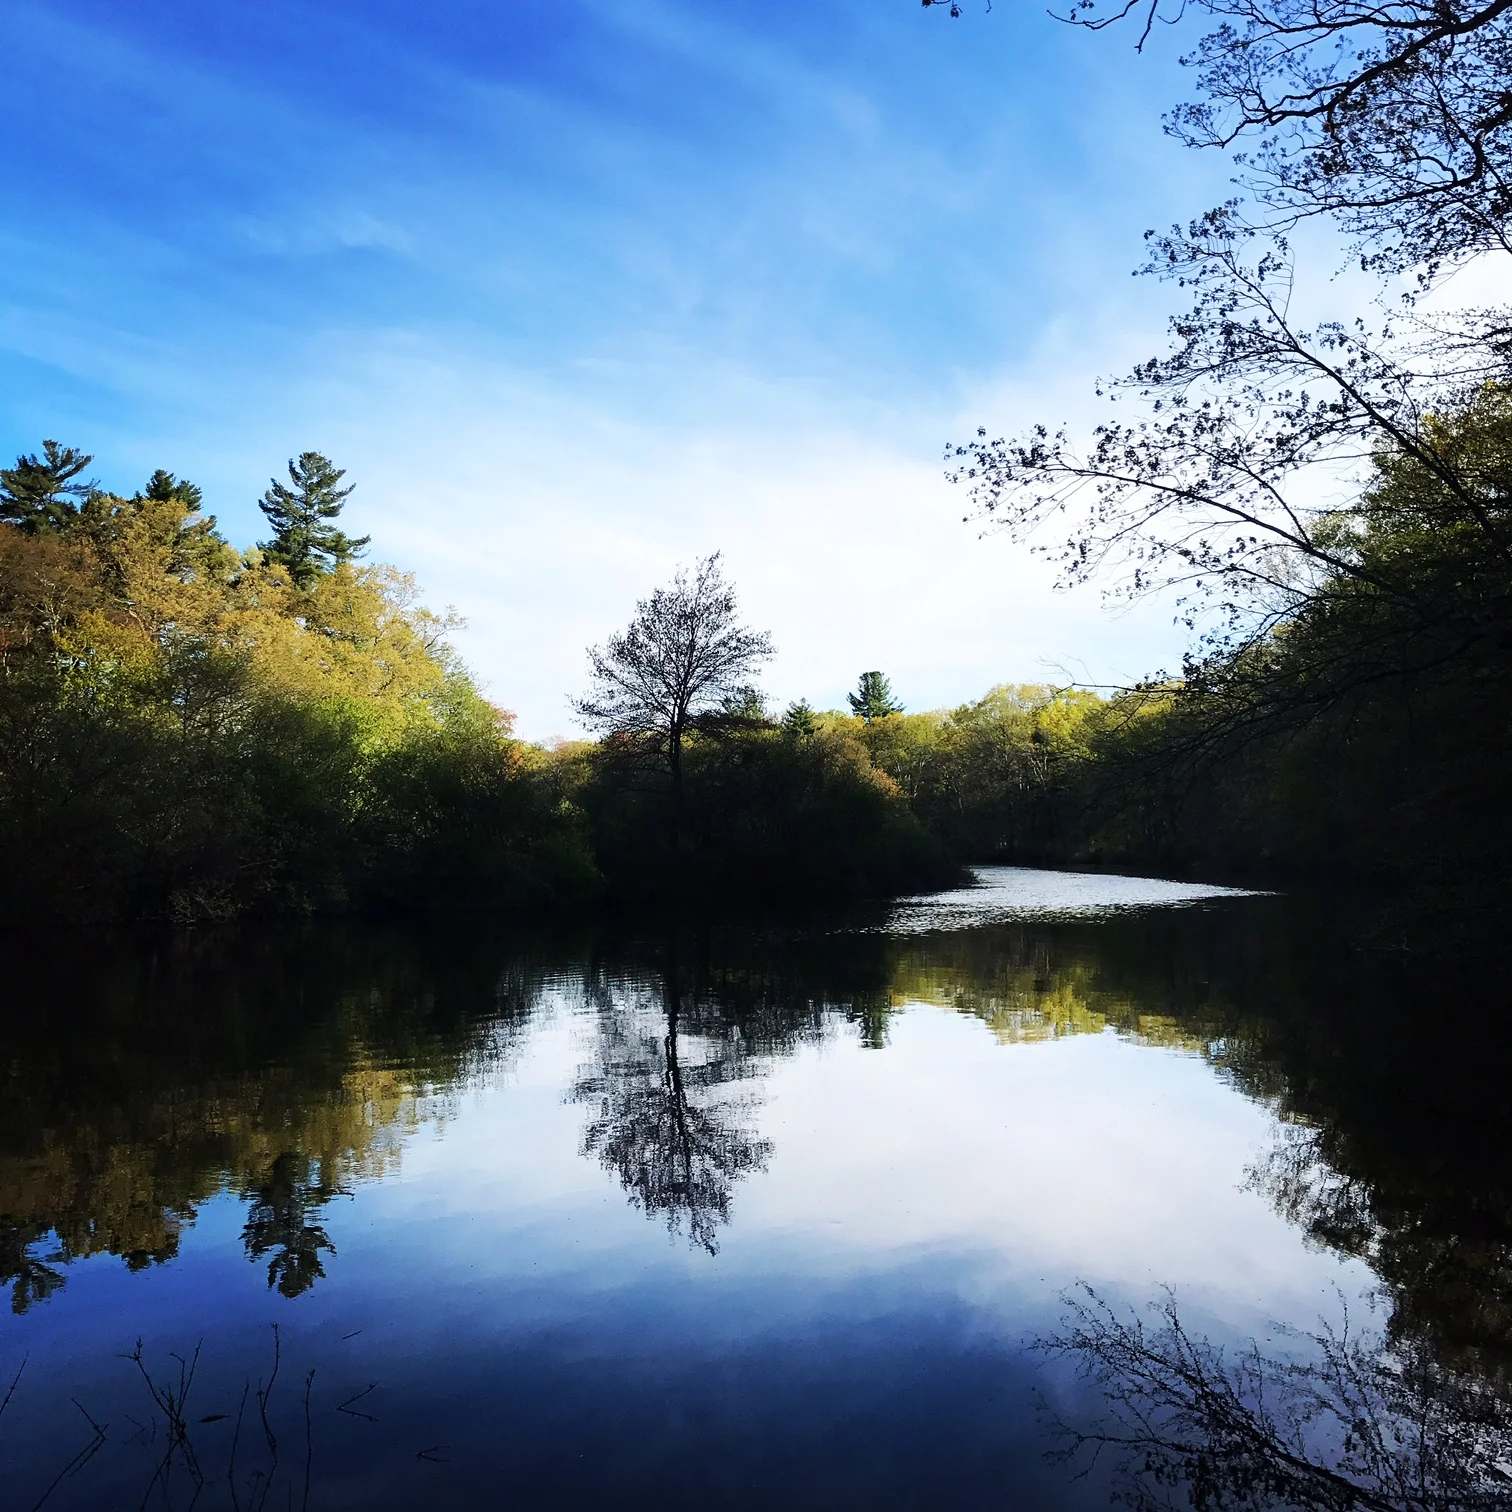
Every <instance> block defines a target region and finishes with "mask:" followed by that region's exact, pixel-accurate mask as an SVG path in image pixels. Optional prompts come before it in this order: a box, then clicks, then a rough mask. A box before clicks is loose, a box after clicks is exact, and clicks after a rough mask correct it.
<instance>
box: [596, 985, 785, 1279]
mask: <svg viewBox="0 0 1512 1512" xmlns="http://www.w3.org/2000/svg"><path fill="white" fill-rule="evenodd" d="M659 1006H660V1010H661V1011H660V1013H659V1014H657V1015H656V1017H658V1018H660V1020H661V1022H660V1023H659V1024H658V1023H654V1022H653V1023H652V1024H651V1025H649V1026H648V1022H647V1020H648V1017H649V1011H650V1009H651V1004H650V1003H649V1002H648V1001H645V1000H642V1001H641V1002H640V1003H638V1004H636V1005H635V1006H634V1007H627V1006H626V1005H625V1004H623V1003H622V1002H615V1001H610V1002H608V1003H606V1004H605V1005H604V1006H603V1008H602V1010H601V1012H600V1015H599V1023H598V1043H597V1057H596V1063H595V1065H594V1066H593V1067H592V1068H590V1069H589V1070H588V1071H587V1072H586V1073H585V1074H584V1075H582V1076H580V1077H579V1079H578V1082H577V1084H576V1086H575V1087H574V1089H573V1097H574V1098H575V1100H577V1101H580V1102H594V1103H597V1105H598V1112H597V1115H596V1116H595V1117H594V1118H592V1119H591V1120H590V1121H589V1124H588V1127H587V1128H586V1130H585V1131H584V1134H583V1153H584V1154H585V1155H596V1156H597V1157H598V1159H599V1161H600V1163H601V1164H602V1165H603V1166H604V1168H605V1169H606V1170H610V1171H613V1172H614V1174H615V1175H616V1176H617V1177H618V1178H619V1180H620V1183H621V1185H622V1186H623V1187H624V1188H625V1191H626V1192H627V1193H628V1194H629V1196H630V1201H631V1202H632V1204H634V1206H636V1207H638V1208H640V1209H641V1211H642V1212H644V1213H645V1214H646V1215H647V1217H652V1216H656V1217H660V1218H662V1219H663V1220H664V1221H665V1223H666V1225H667V1232H668V1233H669V1234H677V1233H679V1232H681V1229H682V1225H683V1224H684V1222H686V1224H687V1229H688V1238H689V1241H690V1242H691V1243H693V1244H696V1245H698V1246H699V1247H700V1248H701V1249H704V1250H707V1251H708V1252H709V1254H711V1255H712V1254H716V1253H717V1252H718V1249H719V1242H718V1230H719V1227H720V1225H721V1224H724V1223H728V1222H729V1221H730V1198H731V1195H732V1191H733V1188H734V1185H735V1183H736V1182H737V1181H738V1180H740V1179H741V1178H742V1177H743V1176H748V1175H750V1174H751V1172H753V1171H760V1170H764V1169H765V1167H766V1162H767V1159H768V1157H769V1156H770V1154H771V1148H772V1147H771V1144H770V1143H769V1142H768V1141H767V1140H765V1139H761V1138H759V1137H758V1136H756V1135H755V1134H754V1133H753V1132H752V1131H751V1129H750V1128H749V1127H748V1124H749V1119H750V1116H751V1112H752V1104H751V1102H750V1100H749V1099H748V1098H741V1097H738V1096H736V1097H732V1096H730V1095H729V1094H728V1093H727V1092H726V1091H725V1088H726V1087H727V1086H728V1085H729V1083H731V1082H733V1081H735V1080H736V1079H738V1078H740V1077H741V1076H743V1075H745V1076H748V1075H749V1074H750V1070H749V1067H746V1066H743V1065H741V1063H740V1060H739V1058H738V1056H737V1055H736V1054H734V1053H731V1052H730V1051H729V1050H728V1048H726V1049H725V1053H724V1054H720V1053H718V1051H717V1050H716V1051H715V1053H712V1054H707V1055H704V1056H701V1057H699V1058H696V1059H690V1058H689V1056H688V1053H687V1046H686V1045H685V1044H684V1043H683V1041H682V1038H681V1022H680V1020H681V1013H682V1005H681V995H680V990H679V988H678V985H677V976H676V958H675V956H674V958H673V964H672V967H671V969H670V970H669V972H668V973H667V975H666V977H665V979H664V982H663V986H662V992H661V1002H660V1005H659ZM658 1030H661V1031H662V1032H660V1033H658V1032H657V1031H658Z"/></svg>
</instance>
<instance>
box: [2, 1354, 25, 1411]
mask: <svg viewBox="0 0 1512 1512" xmlns="http://www.w3.org/2000/svg"><path fill="white" fill-rule="evenodd" d="M29 1359H31V1356H30V1355H29V1354H26V1355H22V1356H21V1363H20V1364H19V1365H18V1366H16V1374H15V1376H14V1377H13V1378H12V1380H11V1383H10V1389H9V1390H8V1391H7V1392H6V1393H5V1399H4V1400H3V1401H0V1417H4V1416H5V1409H6V1408H7V1407H9V1406H10V1399H11V1398H12V1397H13V1396H15V1394H16V1387H18V1386H19V1385H20V1384H21V1372H22V1371H23V1370H25V1369H26V1362H27V1361H28V1360H29Z"/></svg>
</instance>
